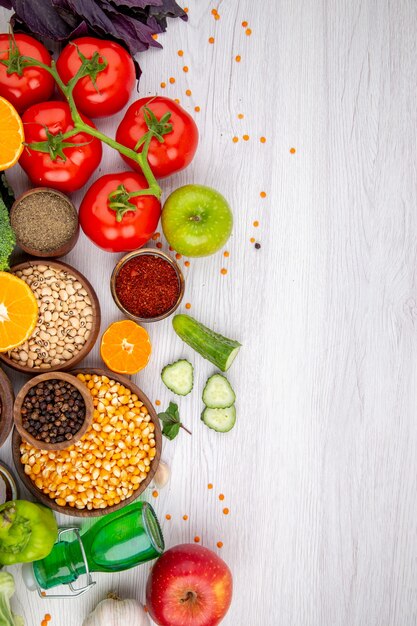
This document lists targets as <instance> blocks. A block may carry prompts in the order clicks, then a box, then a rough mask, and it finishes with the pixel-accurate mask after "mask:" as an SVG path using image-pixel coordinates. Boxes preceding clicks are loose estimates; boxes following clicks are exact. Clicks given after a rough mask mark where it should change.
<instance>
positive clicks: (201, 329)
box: [172, 313, 241, 372]
mask: <svg viewBox="0 0 417 626" xmlns="http://www.w3.org/2000/svg"><path fill="white" fill-rule="evenodd" d="M172 325H173V327H174V330H175V332H176V333H177V335H178V336H179V337H181V339H182V340H183V341H185V343H188V345H189V346H191V348H193V349H194V350H196V352H198V353H199V354H201V356H202V357H203V358H205V359H207V360H208V361H211V362H212V363H213V364H214V365H216V366H217V367H218V368H219V369H220V370H221V371H222V372H226V371H227V370H228V369H229V367H230V366H231V364H232V363H233V361H234V360H235V358H236V357H237V353H238V352H239V349H240V347H241V344H240V343H239V342H238V341H234V340H233V339H228V338H227V337H223V336H222V335H219V333H215V332H214V330H211V329H210V328H207V326H204V325H203V324H201V323H200V322H197V320H195V319H194V318H193V317H191V316H190V315H186V314H185V313H181V314H179V315H175V316H174V318H173V320H172Z"/></svg>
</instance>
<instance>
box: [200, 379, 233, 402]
mask: <svg viewBox="0 0 417 626" xmlns="http://www.w3.org/2000/svg"><path fill="white" fill-rule="evenodd" d="M235 400H236V394H235V392H234V391H233V389H232V386H231V384H230V383H229V381H228V380H227V378H226V377H225V376H222V375H221V374H214V376H210V378H209V379H208V381H207V382H206V386H205V387H204V391H203V402H204V404H205V405H206V406H208V407H209V408H210V409H227V408H228V407H229V406H232V404H234V402H235Z"/></svg>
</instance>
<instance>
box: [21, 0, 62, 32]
mask: <svg viewBox="0 0 417 626" xmlns="http://www.w3.org/2000/svg"><path fill="white" fill-rule="evenodd" d="M12 5H13V9H14V10H15V12H16V18H17V19H16V22H17V23H22V24H25V25H26V27H27V30H28V31H29V32H30V31H32V32H33V33H35V34H37V35H41V36H42V37H49V38H50V39H55V40H61V39H66V38H67V37H69V36H70V35H71V32H72V29H71V28H70V27H69V26H68V24H67V23H66V22H64V20H63V19H62V18H61V17H60V16H59V15H58V13H57V12H56V11H55V9H54V7H53V6H52V4H51V2H50V0H36V2H32V1H31V0H12Z"/></svg>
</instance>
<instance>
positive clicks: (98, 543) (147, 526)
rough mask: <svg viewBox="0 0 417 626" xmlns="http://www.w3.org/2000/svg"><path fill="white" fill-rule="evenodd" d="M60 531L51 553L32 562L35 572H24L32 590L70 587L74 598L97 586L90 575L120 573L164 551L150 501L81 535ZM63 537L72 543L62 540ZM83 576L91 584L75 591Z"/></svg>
mask: <svg viewBox="0 0 417 626" xmlns="http://www.w3.org/2000/svg"><path fill="white" fill-rule="evenodd" d="M60 532H61V536H60V538H59V540H58V542H57V543H56V544H55V546H54V547H53V549H52V552H51V553H50V554H49V555H48V556H47V557H46V558H44V559H42V560H40V561H35V562H34V563H31V564H30V566H31V567H32V572H29V571H28V570H27V569H26V571H25V572H24V579H25V582H26V584H27V586H28V587H29V588H32V589H36V588H37V589H38V591H39V589H50V588H51V587H55V586H56V585H61V584H68V585H70V587H71V590H72V591H73V593H74V595H79V594H80V592H84V591H86V590H87V588H88V587H89V586H91V585H92V584H94V583H93V582H92V581H91V576H90V575H91V572H121V571H123V570H126V569H129V568H131V567H135V566H136V565H139V564H140V563H145V562H146V561H150V560H152V559H155V558H156V557H158V556H160V555H161V554H162V552H163V551H164V539H163V536H162V531H161V528H160V526H159V522H158V519H157V517H156V515H155V512H154V510H153V508H152V507H151V505H150V504H148V503H147V502H134V503H133V504H130V505H128V506H126V507H124V508H122V509H120V510H119V511H115V512H113V513H109V514H108V515H105V516H104V517H102V518H101V519H100V520H99V521H97V522H95V523H94V524H93V525H92V526H91V527H90V528H88V529H87V530H86V529H83V530H82V531H81V533H80V534H79V535H78V533H77V532H76V529H75V530H74V529H61V531H60ZM74 533H75V534H74ZM64 534H66V537H67V539H72V540H71V541H70V540H63V536H64ZM81 574H87V576H88V578H90V580H89V584H87V586H86V587H82V588H81V589H80V588H78V589H75V588H73V587H72V583H73V582H74V581H75V580H77V578H78V577H79V576H80V575H81Z"/></svg>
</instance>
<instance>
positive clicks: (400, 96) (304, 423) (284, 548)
mask: <svg viewBox="0 0 417 626" xmlns="http://www.w3.org/2000/svg"><path fill="white" fill-rule="evenodd" d="M188 6H189V15H190V21H189V24H188V25H185V24H183V23H176V24H171V25H170V30H169V31H168V34H167V35H165V36H163V37H161V38H160V41H161V42H162V43H163V45H164V50H163V51H154V52H150V53H147V54H145V55H143V56H142V57H140V59H139V60H140V63H141V65H142V69H143V77H142V80H141V84H140V94H141V95H146V94H153V93H166V94H167V95H169V96H172V97H177V98H179V99H180V100H181V103H182V104H184V105H185V106H186V108H187V109H188V110H190V111H194V107H195V106H199V107H201V111H200V112H199V113H197V112H195V113H194V115H195V119H196V121H197V123H198V125H199V128H200V131H201V142H200V147H199V151H198V154H197V157H196V159H195V161H194V162H193V164H192V165H191V167H189V168H188V170H187V171H186V172H183V173H181V174H180V175H178V176H175V177H173V178H172V179H170V180H169V181H165V182H164V183H163V188H164V195H165V196H166V195H167V194H168V193H169V192H170V191H171V190H173V189H174V188H176V187H177V186H179V185H182V184H185V183H186V182H191V181H195V182H199V183H203V184H208V185H212V186H214V187H216V188H217V189H219V191H221V192H223V193H224V194H225V195H226V196H227V197H228V198H229V200H230V202H231V205H232V206H233V209H234V213H235V228H234V233H233V237H232V239H231V240H230V243H229V244H228V245H227V250H229V251H230V257H229V258H228V259H225V258H223V257H222V255H221V254H217V255H216V256H213V257H209V258H206V259H202V260H191V266H190V267H189V269H186V268H185V275H186V281H187V286H186V296H185V299H184V303H185V302H190V303H191V305H192V308H191V312H192V313H193V314H194V315H195V316H196V317H198V318H199V319H201V320H202V321H204V322H205V323H207V324H208V325H211V326H212V327H214V328H215V329H217V330H219V331H221V332H224V333H225V334H229V335H231V336H234V337H236V338H238V339H240V340H241V341H242V342H243V344H244V348H243V350H242V351H241V354H240V356H239V358H238V360H237V361H236V362H235V364H234V365H233V367H232V369H231V370H230V380H231V382H232V384H233V385H234V387H235V388H236V391H237V395H238V405H237V408H238V422H237V425H236V427H235V429H234V430H233V431H232V432H231V433H229V434H228V435H225V436H222V435H216V434H215V433H214V432H212V431H209V430H208V429H206V428H204V427H203V425H202V424H200V422H199V415H200V411H201V401H200V397H199V396H200V391H201V389H202V385H203V383H204V381H205V379H206V377H207V376H208V375H209V374H210V373H211V372H212V371H213V370H212V368H211V367H210V365H209V364H208V363H206V362H203V361H202V359H200V358H198V357H197V356H195V355H194V354H193V353H192V352H191V351H190V350H189V349H187V348H184V346H183V345H182V343H181V342H180V341H179V340H178V339H177V338H176V336H175V335H174V333H173V332H172V330H171V325H170V320H166V321H164V322H161V323H159V324H156V325H149V332H150V334H151V339H152V343H153V348H154V352H153V357H152V361H151V364H150V365H149V367H148V368H147V369H146V371H145V372H144V373H143V374H140V375H138V376H137V377H135V380H136V381H137V382H138V384H139V385H140V386H141V387H142V388H143V389H144V391H145V392H146V393H147V394H148V395H149V396H150V398H152V400H155V399H160V400H161V402H162V405H165V403H167V402H168V401H169V400H170V398H171V396H170V394H169V393H168V392H167V390H166V389H164V388H163V386H162V385H161V381H160V379H159V372H160V369H161V367H162V366H163V365H165V364H166V363H168V362H170V361H172V360H173V359H174V358H177V357H181V356H185V357H188V358H190V359H192V360H193V362H194V363H195V365H196V385H195V391H194V392H193V394H192V395H191V396H190V397H188V398H185V399H184V400H181V411H182V415H183V417H184V421H185V422H186V423H187V424H188V425H189V426H190V427H191V428H192V430H193V435H192V437H191V438H190V437H188V436H187V435H186V434H185V433H182V434H181V436H179V437H178V439H177V440H176V441H175V442H165V443H164V451H163V457H164V458H165V459H166V460H167V461H168V462H169V463H170V465H171V466H172V471H173V476H172V480H171V483H170V485H169V487H167V488H166V489H165V490H163V491H161V493H160V495H159V497H158V498H157V499H154V498H153V497H152V495H151V490H150V491H149V492H148V494H147V496H148V498H149V499H150V501H152V504H153V505H154V506H155V508H156V510H157V513H158V515H159V518H160V519H161V521H162V525H163V530H164V534H165V538H166V542H167V545H168V546H170V545H173V544H176V543H180V542H184V541H193V538H194V536H195V535H198V536H200V537H201V539H202V543H203V544H204V545H206V546H208V547H210V548H212V549H214V550H216V551H218V552H219V553H220V554H221V556H222V557H223V558H224V559H225V560H226V561H227V562H228V563H229V565H230V567H231V569H232V571H233V574H234V583H235V590H234V600H233V604H232V607H231V610H230V612H229V614H228V616H227V617H226V619H225V620H224V622H223V623H224V624H225V626H261V625H262V626H278V625H280V626H336V625H337V626H339V625H340V626H414V625H415V624H416V620H417V593H416V587H417V489H416V487H417V478H416V477H417V426H416V406H417V392H416V384H415V381H416V375H417V367H416V366H417V335H416V325H417V304H416V302H417V284H416V274H415V263H416V256H417V236H416V235H417V210H416V206H417V202H416V200H417V198H416V195H417V159H416V154H417V145H416V143H417V142H416V128H417V112H416V110H417V108H416V102H417V97H416V96H417V7H416V5H415V3H414V2H412V1H411V0H397V1H396V2H394V3H393V2H390V1H389V0H350V2H342V1H341V0H334V1H330V0H322V1H321V2H319V1H316V2H314V1H308V0H305V1H304V2H302V1H301V0H298V1H297V0H273V1H269V2H263V3H255V2H251V1H250V0H239V1H238V0H229V1H228V2H226V1H224V2H220V4H219V5H215V4H214V3H213V2H208V1H207V0H198V1H197V0H190V1H189V5H188ZM214 6H217V8H218V11H219V14H220V16H221V18H220V19H219V20H217V21H216V20H214V18H213V16H212V15H211V13H210V11H211V9H212V8H213V7H214ZM6 17H7V13H6V12H5V11H3V10H1V11H0V20H1V25H2V30H5V29H6ZM243 20H247V21H248V22H249V26H250V28H251V29H252V35H251V36H247V35H246V34H245V29H244V28H243V27H242V26H241V22H242V21H243ZM210 36H213V37H214V38H215V43H214V44H212V45H211V44H209V43H208V38H209V37H210ZM178 49H182V50H184V57H182V58H180V57H179V56H178V55H177V50H178ZM236 55H240V56H241V61H240V63H238V62H236V60H235V57H236ZM183 65H187V66H188V67H189V72H188V73H184V72H183V71H182V67H183ZM170 77H174V78H175V79H176V82H175V84H173V85H170V83H169V80H168V79H169V78H170ZM161 81H164V82H166V83H167V84H168V87H167V88H166V89H164V90H162V89H161V88H160V83H161ZM186 89H191V91H192V96H190V97H187V96H186V95H185V90H186ZM239 113H242V114H244V118H243V119H241V120H240V119H238V117H237V116H238V114H239ZM99 124H100V126H101V127H102V128H103V129H104V130H106V131H107V132H109V133H112V132H114V129H115V124H114V122H113V121H112V120H105V121H101V122H99ZM244 134H248V135H249V137H250V139H249V140H248V141H244V140H243V139H242V137H243V135H244ZM234 136H237V137H238V138H239V141H238V142H237V143H234V142H233V141H232V138H233V137H234ZM261 136H265V137H266V140H267V141H266V143H261V142H260V137H261ZM292 147H293V148H295V149H296V152H295V153H294V154H292V153H291V152H290V149H291V148H292ZM122 169H123V164H122V162H121V160H120V159H119V157H118V156H117V155H115V154H114V153H111V152H110V151H106V154H105V157H104V159H103V162H102V166H101V173H104V172H109V171H116V170H122ZM12 179H13V182H14V183H15V185H16V188H17V189H18V190H23V189H25V188H26V187H27V179H26V178H25V176H24V175H23V174H22V173H21V172H20V171H19V168H18V167H16V168H15V169H14V171H13V172H12ZM261 191H265V192H266V194H267V197H266V198H264V199H262V198H261V197H260V192H261ZM74 198H75V201H76V202H77V203H78V202H79V201H80V199H81V198H82V193H77V194H74ZM255 220H258V221H259V226H258V227H257V228H256V227H254V225H253V222H254V221H255ZM251 237H254V238H256V240H257V241H259V242H260V243H261V246H262V247H261V249H260V250H256V249H255V248H254V246H253V244H251V243H250V238H251ZM67 260H68V262H69V263H72V264H74V265H75V266H76V267H77V268H78V269H80V270H81V271H84V272H85V273H86V274H87V276H88V278H89V279H90V280H91V282H92V283H93V285H94V286H95V287H96V289H97V292H98V294H99V296H100V298H101V303H102V308H103V329H104V328H105V327H106V325H107V324H108V323H109V322H111V321H113V320H115V319H119V317H120V316H119V314H118V311H117V309H116V307H115V306H114V304H113V302H112V300H111V296H110V291H109V286H108V285H109V276H110V273H111V270H112V268H113V265H114V263H115V261H116V257H115V256H112V255H109V254H105V253H103V252H100V251H98V250H97V249H96V248H94V247H93V246H92V244H90V242H88V241H87V240H86V239H85V238H84V237H81V239H80V242H79V244H78V246H77V247H76V249H75V250H74V251H73V252H72V253H71V254H70V255H69V256H68V259H67ZM222 267H226V268H227V269H228V273H227V275H226V276H223V275H221V273H220V269H221V268H222ZM87 363H88V364H97V363H99V356H98V352H97V349H96V350H95V351H93V352H92V353H91V355H90V356H89V358H88V359H87ZM15 381H16V386H18V385H19V384H21V382H22V378H19V377H17V376H15ZM0 458H1V459H2V460H5V461H7V462H10V455H9V445H8V444H6V445H5V446H4V447H3V448H2V450H1V451H0ZM209 482H211V483H213V485H214V489H213V491H209V490H208V489H207V484H208V483H209ZM220 493H223V494H224V495H225V500H224V504H223V503H222V502H220V501H219V500H218V495H219V494H220ZM223 506H228V507H229V508H230V515H228V516H225V515H223V514H222V508H223ZM167 513H168V514H170V515H171V516H172V519H171V521H169V522H168V521H166V520H165V515H166V514H167ZM185 514H186V515H188V516H189V519H188V521H184V520H183V519H182V517H183V515H185ZM60 521H61V522H66V523H68V519H64V518H61V519H60ZM218 541H222V542H223V543H224V547H223V548H222V549H221V550H218V549H217V548H216V543H217V542H218ZM148 570H149V567H148V566H142V567H139V568H137V569H135V570H133V571H129V572H124V573H121V574H117V575H112V576H109V575H104V574H102V575H97V576H96V577H97V581H98V584H97V586H96V588H95V589H94V590H93V591H92V593H91V594H90V595H88V596H87V597H85V598H83V599H80V600H79V601H75V600H74V601H71V602H70V601H67V602H63V601H56V602H54V603H49V602H43V601H41V600H39V599H38V598H37V597H36V596H35V595H30V594H28V593H27V592H26V591H25V590H24V588H23V586H22V583H21V580H20V575H19V570H18V568H17V567H16V568H13V573H14V574H15V575H16V580H17V584H18V588H19V589H18V592H17V594H16V597H15V601H14V606H15V610H16V611H17V612H20V613H22V614H23V615H24V616H25V620H26V623H27V624H29V625H30V626H36V625H37V624H40V621H41V618H42V617H43V615H44V613H45V612H50V613H51V614H52V616H53V621H52V624H53V626H80V625H81V623H82V619H83V617H84V616H85V615H86V614H87V613H88V612H89V611H90V610H91V609H92V608H93V607H94V605H95V604H96V603H97V602H98V601H99V600H100V599H101V598H103V597H104V595H105V594H106V592H108V591H110V590H116V591H118V592H120V594H121V595H124V596H131V595H133V596H135V597H138V598H140V599H143V598H144V585H145V580H146V577H147V573H148Z"/></svg>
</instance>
